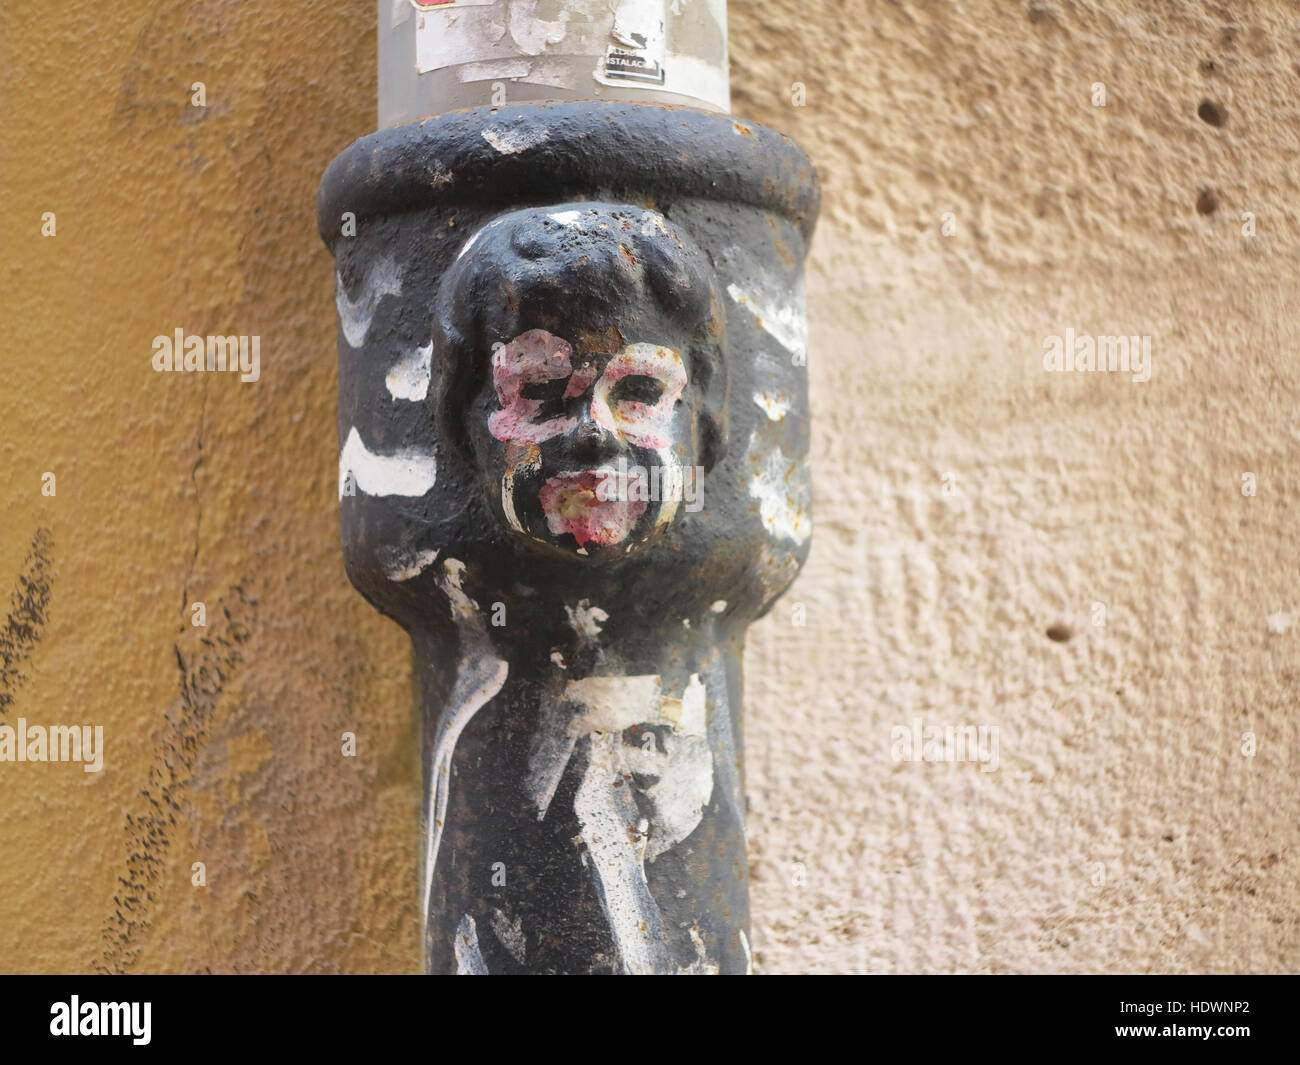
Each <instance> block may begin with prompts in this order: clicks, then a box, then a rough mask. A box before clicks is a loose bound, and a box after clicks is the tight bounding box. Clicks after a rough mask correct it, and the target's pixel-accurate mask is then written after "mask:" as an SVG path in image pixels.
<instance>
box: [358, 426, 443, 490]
mask: <svg viewBox="0 0 1300 1065" xmlns="http://www.w3.org/2000/svg"><path fill="white" fill-rule="evenodd" d="M349 474H350V475H351V478H352V481H353V483H354V484H355V486H356V489H357V490H358V491H360V492H364V493H365V494H366V495H368V496H422V495H424V494H425V493H426V492H428V491H429V489H431V488H432V487H433V484H434V481H435V480H436V479H437V475H438V464H437V460H435V459H434V457H433V455H431V454H429V453H428V452H425V451H420V450H419V449H417V448H406V449H403V450H401V451H397V452H394V453H393V454H391V455H379V454H376V453H375V452H373V451H371V450H370V449H369V448H367V447H366V445H365V442H364V441H363V440H362V439H361V434H360V433H359V432H357V429H356V426H353V427H352V430H351V432H349V433H348V438H347V441H346V442H345V443H344V444H343V450H342V451H340V452H339V499H342V498H343V497H344V496H345V495H351V494H353V493H350V492H349V491H348V476H349Z"/></svg>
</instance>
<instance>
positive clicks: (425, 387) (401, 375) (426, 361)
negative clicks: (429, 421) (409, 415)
mask: <svg viewBox="0 0 1300 1065" xmlns="http://www.w3.org/2000/svg"><path fill="white" fill-rule="evenodd" d="M432 363H433V341H432V340H430V341H429V343H428V344H427V345H426V346H424V347H422V348H416V349H415V350H414V351H413V352H410V353H409V354H407V355H406V356H404V357H403V358H402V360H401V361H400V362H398V363H397V365H396V366H394V367H393V368H392V369H391V370H389V371H388V376H387V377H386V378H385V379H384V384H386V385H387V386H388V394H389V395H390V396H392V397H393V398H394V399H409V400H411V401H412V402H419V401H420V400H422V399H424V397H425V396H427V395H428V394H429V376H430V372H431V369H432Z"/></svg>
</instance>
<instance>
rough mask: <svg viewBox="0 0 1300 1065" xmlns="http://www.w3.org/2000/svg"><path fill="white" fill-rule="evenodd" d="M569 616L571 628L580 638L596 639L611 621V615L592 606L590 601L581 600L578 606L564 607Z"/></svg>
mask: <svg viewBox="0 0 1300 1065" xmlns="http://www.w3.org/2000/svg"><path fill="white" fill-rule="evenodd" d="M564 612H565V613H566V614H567V615H568V616H569V627H570V628H571V629H573V631H574V632H576V633H577V634H578V635H579V636H584V637H586V638H587V639H593V640H594V639H595V638H596V637H597V636H599V635H600V627H601V625H602V624H604V623H605V622H606V621H608V620H609V615H608V614H606V613H605V611H603V610H601V609H600V607H598V606H592V605H591V601H590V600H588V599H581V600H579V601H578V605H577V606H569V605H568V604H567V603H566V604H565V606H564Z"/></svg>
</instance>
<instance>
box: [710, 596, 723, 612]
mask: <svg viewBox="0 0 1300 1065" xmlns="http://www.w3.org/2000/svg"><path fill="white" fill-rule="evenodd" d="M709 609H710V610H712V611H713V612H714V613H715V614H725V613H726V611H727V601H726V600H725V599H718V600H715V601H714V603H713V605H712V606H711V607H709Z"/></svg>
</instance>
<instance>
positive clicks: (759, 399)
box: [754, 392, 790, 422]
mask: <svg viewBox="0 0 1300 1065" xmlns="http://www.w3.org/2000/svg"><path fill="white" fill-rule="evenodd" d="M754 402H755V403H757V404H758V409H759V410H761V411H762V412H763V413H764V414H766V415H767V416H768V418H769V420H771V421H774V422H779V421H780V420H781V419H782V418H784V417H785V416H786V415H787V414H789V413H790V401H789V400H788V399H783V398H782V397H781V396H778V395H776V394H775V393H773V392H755V393H754Z"/></svg>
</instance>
